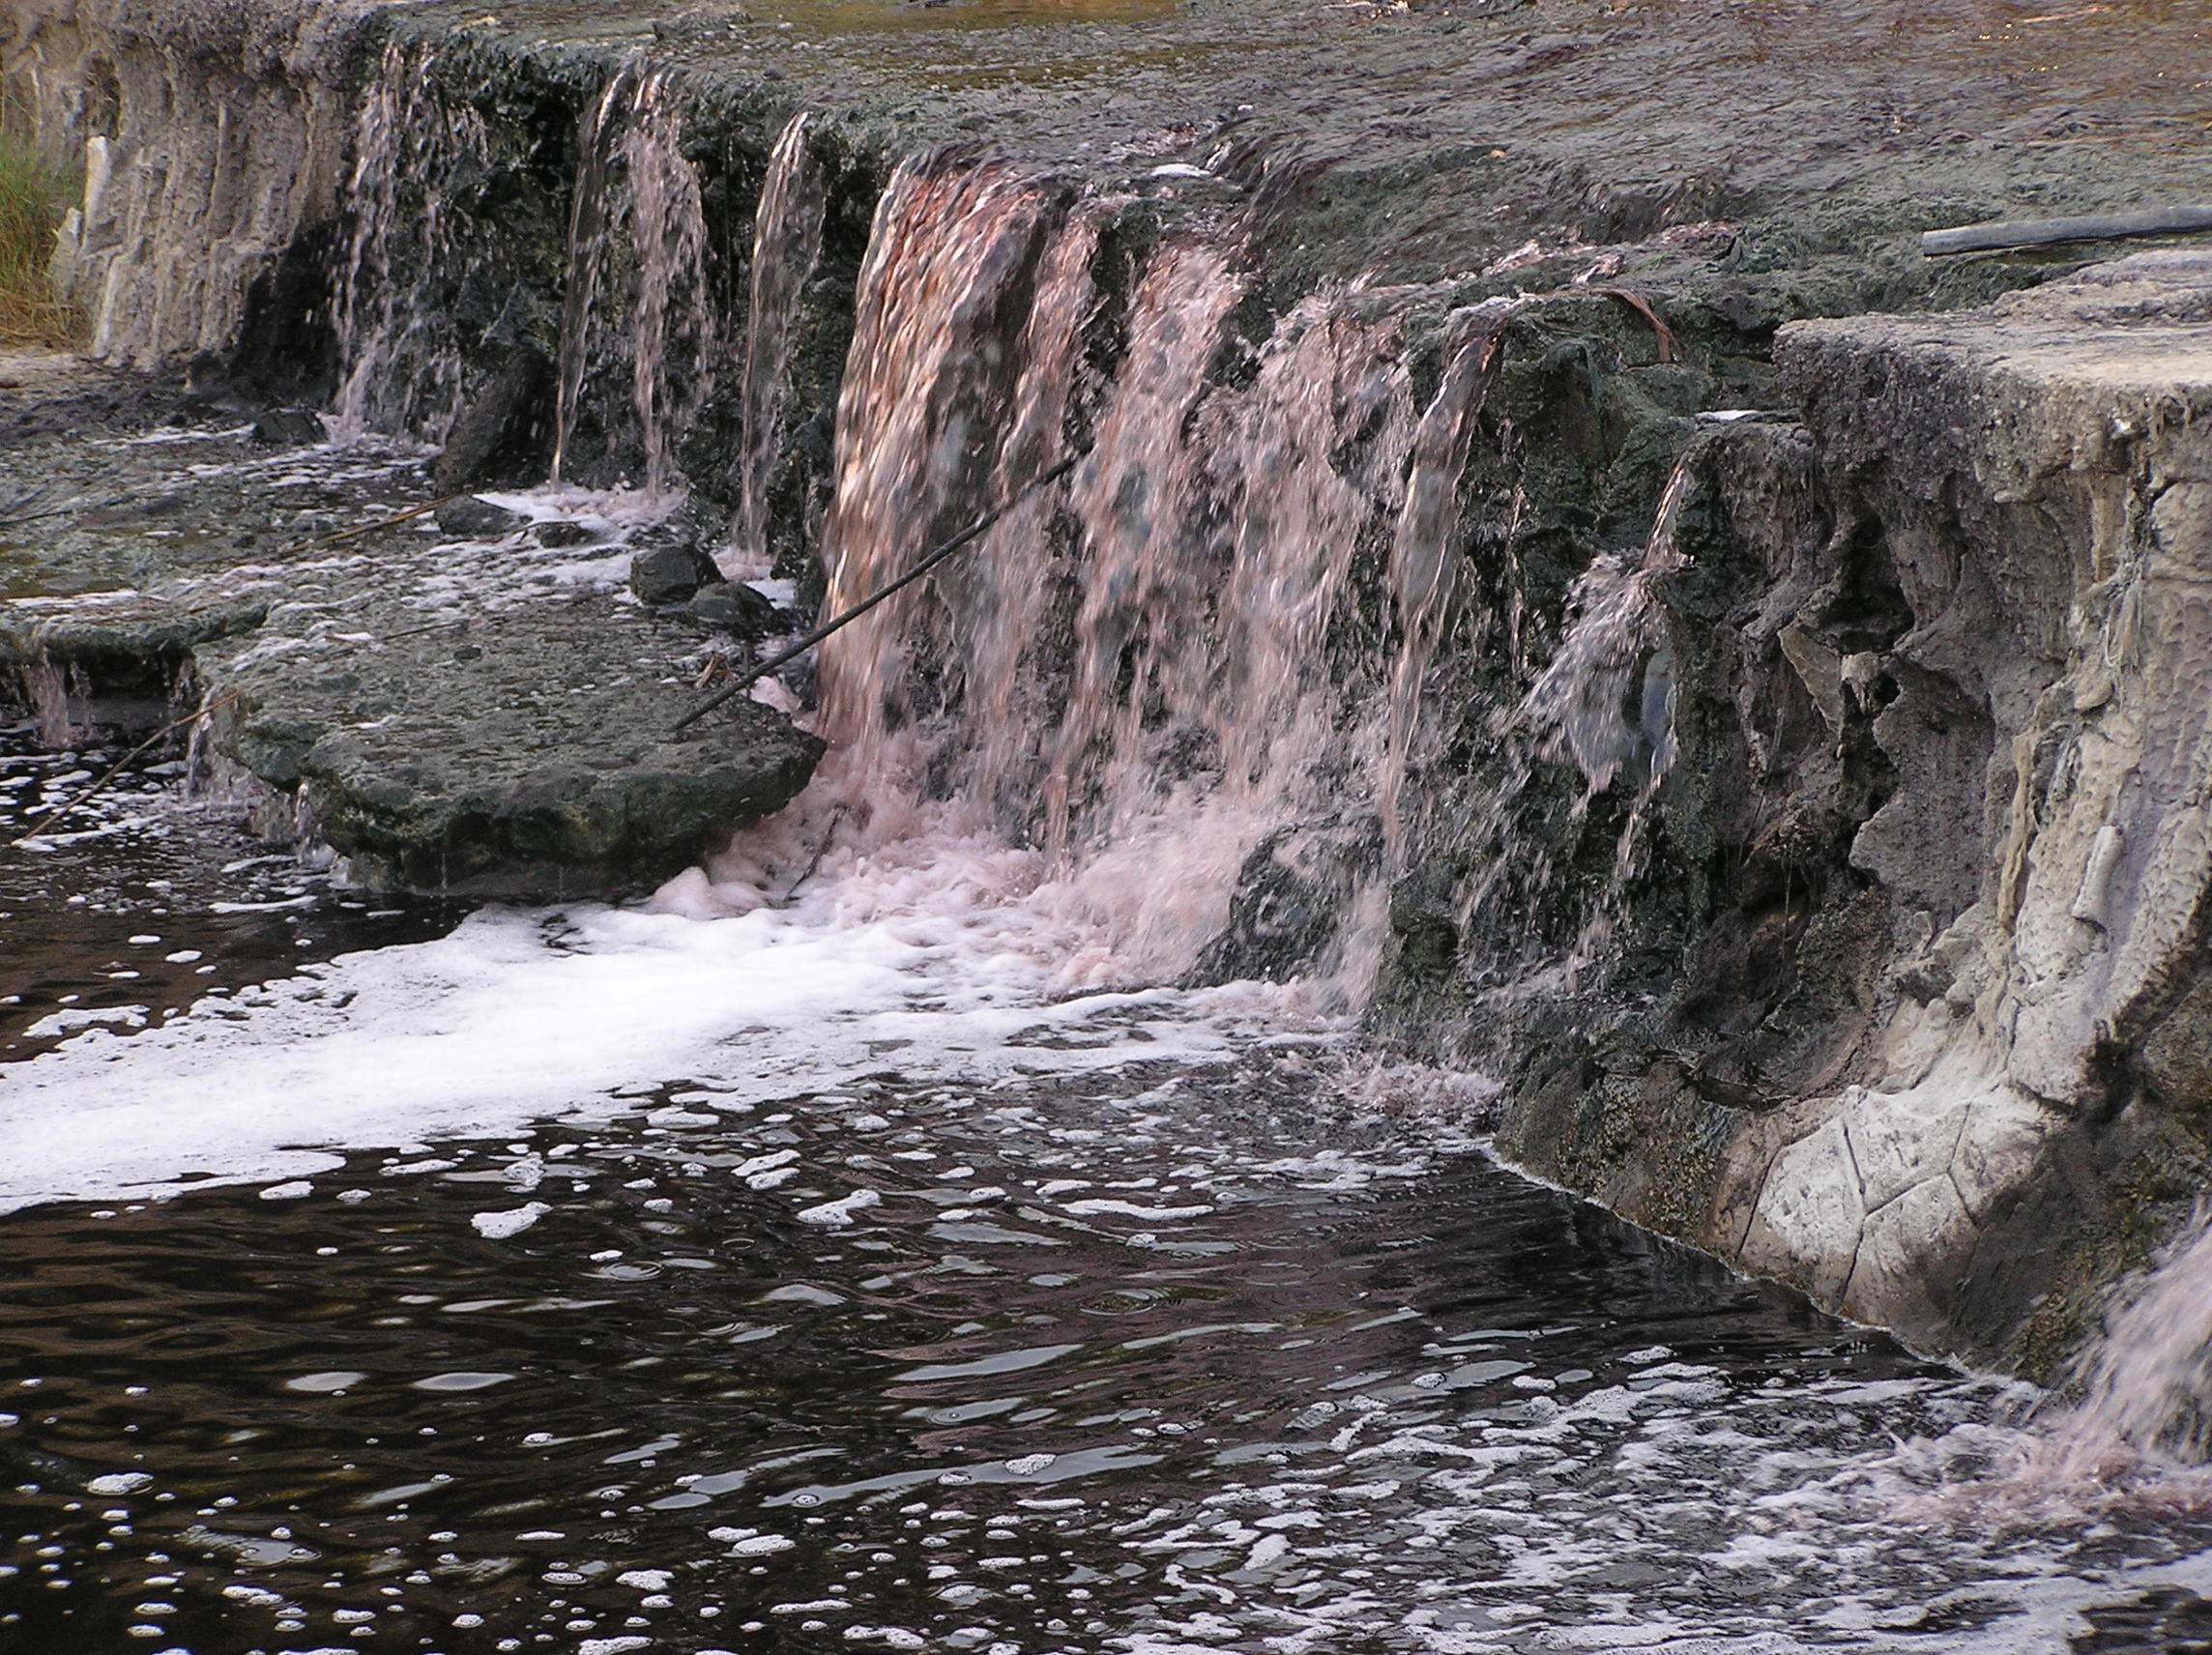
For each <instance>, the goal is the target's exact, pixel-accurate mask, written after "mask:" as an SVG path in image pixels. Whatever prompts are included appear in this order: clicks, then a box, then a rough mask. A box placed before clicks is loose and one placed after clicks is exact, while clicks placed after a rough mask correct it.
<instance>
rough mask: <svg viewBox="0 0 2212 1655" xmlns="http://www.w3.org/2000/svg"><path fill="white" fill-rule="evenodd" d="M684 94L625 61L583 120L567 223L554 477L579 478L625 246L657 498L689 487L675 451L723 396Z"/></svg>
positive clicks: (633, 379)
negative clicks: (581, 444) (590, 394)
mask: <svg viewBox="0 0 2212 1655" xmlns="http://www.w3.org/2000/svg"><path fill="white" fill-rule="evenodd" d="M683 136H684V126H683V116H682V112H681V107H680V102H679V98H678V94H677V91H676V88H675V87H674V85H673V84H672V81H671V78H670V76H669V74H668V73H667V72H666V71H664V70H658V69H651V70H649V69H646V68H643V67H642V66H640V65H637V64H635V63H630V64H626V65H625V66H624V67H623V68H622V69H620V70H618V71H617V72H616V73H614V74H612V75H610V76H609V77H608V79H607V82H606V84H605V86H604V87H602V88H601V89H600V92H599V95H598V97H597V99H595V100H594V101H593V103H592V105H591V107H590V109H589V110H588V111H587V112H586V113H585V115H584V118H583V120H582V122H581V123H580V126H579V129H578V132H577V138H576V145H577V154H578V157H579V158H580V159H579V164H578V170H577V174H576V181H575V186H574V189H573V194H572V196H571V200H570V206H569V217H568V256H567V261H566V282H565V286H564V293H563V299H562V308H561V342H560V348H559V351H558V353H557V355H556V358H555V364H554V374H555V404H554V421H553V424H554V437H553V460H552V480H553V481H554V482H556V483H559V482H563V481H565V480H569V478H568V473H569V472H570V471H572V469H573V465H574V455H573V452H572V450H573V448H574V442H575V437H576V433H577V421H578V420H579V418H580V417H581V415H582V413H583V408H584V403H585V399H586V388H587V380H588V378H589V376H590V375H591V374H592V373H593V371H594V369H595V364H596V363H597V360H598V357H599V354H600V347H601V341H600V336H599V335H600V334H601V332H602V330H603V329H604V327H605V323H606V319H605V317H604V315H603V311H604V310H605V307H606V303H607V300H608V293H607V291H606V290H607V283H608V269H609V265H610V264H611V263H613V262H614V261H615V259H616V257H617V247H618V245H620V244H626V246H625V247H623V249H622V250H623V251H624V252H625V253H626V262H625V264H624V266H623V268H624V270H625V272H626V275H627V276H628V277H629V278H630V279H631V280H633V281H634V287H635V290H634V292H631V293H627V294H626V295H625V300H626V303H625V305H624V306H623V312H624V314H625V316H626V320H627V336H626V339H625V340H624V342H623V343H624V349H623V352H622V354H625V355H626V356H627V358H628V361H629V365H630V375H629V377H630V403H631V407H632V409H633V411H634V412H635V415H636V418H637V425H638V433H639V442H640V445H641V447H642V449H643V451H644V476H643V478H642V479H640V481H641V482H642V485H643V488H644V491H645V493H646V495H647V497H648V499H649V500H655V501H661V500H664V499H665V497H666V496H668V495H669V493H670V492H671V491H672V490H673V489H675V488H677V487H678V486H679V484H680V481H681V470H680V467H679V465H678V462H677V457H676V453H675V445H676V442H677V440H678V438H679V436H680V435H681V434H682V433H683V432H684V431H685V430H686V429H688V428H689V427H690V425H691V423H692V422H693V421H694V420H695V419H696V418H697V416H698V414H699V411H700V409H701V408H703V407H704V406H705V405H706V403H707V401H708V400H709V398H711V397H712V396H713V389H714V378H715V363H716V360H717V358H718V355H719V352H720V341H719V337H718V333H717V323H716V319H715V315H714V311H713V306H712V305H711V303H710V295H709V291H708V282H709V268H708V267H709V248H708V245H707V227H706V218H705V210H704V208H703V206H702V204H701V200H700V189H699V173H698V169H697V168H696V167H695V166H694V165H693V164H692V163H691V162H690V161H689V160H686V159H685V158H684V150H683Z"/></svg>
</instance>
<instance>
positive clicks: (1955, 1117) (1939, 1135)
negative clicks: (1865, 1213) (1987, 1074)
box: [1841, 1085, 1971, 1211]
mask: <svg viewBox="0 0 2212 1655" xmlns="http://www.w3.org/2000/svg"><path fill="white" fill-rule="evenodd" d="M1970 1095H1971V1094H1969V1093H1964V1092H1960V1091H1954V1090H1953V1089H1950V1088H1948V1087H1944V1086H1940V1085H1937V1086H1927V1087H1922V1088H1919V1089H1915V1090H1912V1091H1902V1092H1879V1091H1861V1090H1859V1089H1857V1088H1853V1089H1851V1091H1850V1092H1848V1093H1847V1094H1846V1101H1845V1104H1844V1109H1843V1114H1842V1117H1841V1118H1842V1121H1843V1124H1844V1130H1845V1131H1846V1132H1847V1133H1848V1135H1849V1137H1850V1145H1851V1156H1852V1160H1853V1162H1854V1163H1855V1164H1856V1166H1857V1168H1858V1174H1859V1181H1860V1189H1861V1193H1862V1194H1863V1195H1864V1197H1865V1201H1866V1205H1867V1208H1868V1210H1869V1211H1872V1210H1874V1209H1876V1208H1878V1207H1882V1206H1886V1205H1888V1204H1889V1203H1890V1202H1892V1201H1895V1200H1896V1199H1897V1198H1898V1197H1899V1196H1901V1195H1903V1194H1904V1193H1905V1192H1906V1190H1907V1189H1909V1188H1910V1187H1911V1186H1912V1185H1914V1184H1917V1183H1920V1182H1923V1181H1924V1180H1926V1179H1928V1178H1931V1177H1940V1176H1943V1173H1944V1171H1945V1169H1947V1168H1948V1167H1949V1166H1950V1164H1951V1151H1952V1149H1953V1147H1955V1146H1956V1145H1957V1144H1958V1142H1959V1131H1960V1128H1961V1127H1963V1126H1964V1125H1965V1120H1966V1107H1967V1104H1968V1102H1969V1100H1970Z"/></svg>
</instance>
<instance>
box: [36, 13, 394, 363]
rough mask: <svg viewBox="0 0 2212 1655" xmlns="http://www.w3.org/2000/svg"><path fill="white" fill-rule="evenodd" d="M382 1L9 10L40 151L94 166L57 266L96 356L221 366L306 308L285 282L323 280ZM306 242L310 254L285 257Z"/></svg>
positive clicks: (315, 282) (66, 232) (120, 360)
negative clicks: (361, 69)
mask: <svg viewBox="0 0 2212 1655" xmlns="http://www.w3.org/2000/svg"><path fill="white" fill-rule="evenodd" d="M382 3H383V0H337V3H335V4H329V3H325V0H253V3H251V4H242V3H240V0H181V3H179V4H174V5H164V6H158V7H147V6H136V5H131V4H129V3H127V0H20V3H18V4H15V5H12V6H11V7H10V8H9V10H8V15H7V16H6V17H5V18H0V67H4V68H5V71H6V79H7V87H8V91H9V92H10V94H11V95H12V96H13V97H15V98H16V99H18V100H19V101H20V102H21V103H22V104H23V106H25V107H26V108H27V109H28V110H29V111H30V114H31V116H32V118H33V121H34V122H35V124H36V127H37V130H38V132H39V136H40V139H41V141H42V143H43V145H44V147H45V148H46V149H47V150H48V151H49V152H50V153H52V154H53V155H54V157H55V158H56V159H57V160H65V161H68V162H71V163H74V164H81V166H82V168H83V171H84V180H85V183H84V196H83V201H82V204H81V206H80V207H79V208H78V209H76V210H75V211H73V212H72V214H71V215H70V218H69V220H68V222H67V224H66V225H65V226H64V230H63V235H62V240H61V247H60V248H59V250H58V253H57V256H56V261H55V272H56V275H57V276H59V277H60V279H61V282H62V285H63V286H64V287H65V288H66V289H67V290H68V291H69V292H70V293H71V295H72V296H73V297H74V298H75V299H76V300H77V301H78V302H79V303H80V304H81V305H83V306H84V307H85V309H86V310H87V312H88V313H89V314H90V315H91V317H92V325H93V336H92V339H91V341H90V342H91V346H92V349H93V351H94V352H95V354H97V355H99V356H101V357H102V358H105V359H107V360H109V361H111V362H116V363H129V364H131V365H136V366H149V367H150V366H155V365H161V364H168V363H176V362H178V361H181V360H186V359H190V358H194V357H200V356H209V357H213V358H217V359H220V360H223V361H225V362H227V361H228V360H229V359H230V357H231V356H232V354H233V352H234V350H235V349H236V347H237V346H238V345H239V344H240V342H241V340H242V339H243V338H244V337H245V336H246V335H247V334H248V333H249V332H251V331H252V328H253V323H254V321H255V319H256V315H257V312H275V311H289V312H293V313H296V312H297V311H298V310H299V309H300V308H301V307H302V306H301V305H300V298H301V296H300V295H297V294H292V295H287V294H286V293H284V292H283V291H282V289H283V288H284V287H285V285H286V283H287V282H295V281H298V280H301V279H305V280H306V282H307V283H308V284H309V286H310V287H313V288H319V287H320V285H321V282H322V280H323V276H322V273H321V272H320V271H319V270H317V269H315V268H314V266H315V264H316V263H317V262H319V261H317V260H316V259H315V257H314V256H313V255H314V250H315V249H313V248H312V247H304V246H303V245H302V244H303V241H304V240H310V241H311V239H312V232H313V231H314V229H315V227H316V226H318V225H319V224H322V223H325V222H327V221H328V220H329V219H330V218H331V217H332V216H333V215H334V214H335V210H336V206H337V200H338V190H339V185H340V183H341V180H342V177H343V171H344V167H345V164H346V158H347V149H348V145H349V143H350V141H351V137H352V131H353V117H354V92H353V85H354V74H355V64H354V60H353V47H354V44H355V41H356V36H357V31H358V28H359V26H360V24H361V22H362V21H363V20H364V18H365V17H367V16H368V15H372V14H373V13H374V12H376V11H377V10H378V9H379V8H380V6H381V5H382ZM296 249H297V251H298V252H300V253H302V254H304V255H306V262H305V263H298V262H288V261H289V260H292V259H293V255H294V254H295V250H296ZM310 348H312V347H310ZM264 365H268V364H264ZM303 365H307V366H309V367H310V369H311V365H312V364H302V363H297V362H294V363H287V364H284V370H285V372H286V373H293V372H296V371H297V370H298V369H299V368H301V367H302V366H303ZM323 366H324V367H325V368H326V370H327V368H328V366H329V363H327V362H326V363H324V364H323ZM309 377H310V378H311V377H312V374H311V371H310V374H309Z"/></svg>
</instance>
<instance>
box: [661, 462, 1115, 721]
mask: <svg viewBox="0 0 2212 1655" xmlns="http://www.w3.org/2000/svg"><path fill="white" fill-rule="evenodd" d="M1074 469H1075V456H1074V455H1072V454H1071V455H1069V456H1068V457H1067V458H1066V459H1063V460H1062V461H1061V462H1060V464H1058V465H1056V466H1054V467H1053V468H1052V469H1051V470H1050V471H1047V472H1042V473H1040V474H1038V475H1037V476H1036V477H1034V478H1033V479H1031V480H1030V481H1029V482H1028V483H1027V484H1026V485H1024V486H1023V487H1021V488H1019V489H1017V490H1015V492H1014V493H1013V494H1012V495H1010V496H1008V497H1007V499H1006V500H1005V502H1004V504H1003V505H999V506H994V507H992V508H991V509H990V510H988V511H986V512H984V513H983V515H982V516H980V517H978V518H976V519H975V522H973V523H971V524H969V525H968V527H967V528H965V529H963V530H961V531H960V533H959V534H957V535H955V536H953V537H952V538H951V539H949V540H947V541H946V542H945V544H944V545H942V546H940V547H938V548H937V550H935V551H934V552H931V553H930V554H929V556H927V557H925V558H923V559H922V560H921V562H919V563H917V564H916V565H915V566H914V567H912V568H910V569H908V570H907V571H906V573H904V574H902V575H900V576H899V577H898V579H896V580H894V581H892V582H891V583H890V584H889V585H888V586H887V587H885V588H884V589H883V590H882V591H881V592H878V593H876V594H874V595H871V596H868V597H863V598H861V599H860V601H859V602H858V603H856V604H854V605H853V607H852V608H850V609H848V610H846V611H845V613H844V614H842V615H840V616H838V617H836V618H835V619H834V620H831V621H825V622H824V623H823V624H821V625H819V626H817V627H815V628H814V630H813V631H811V632H809V633H807V634H806V636H805V637H803V638H801V639H800V640H799V642H797V643H796V644H793V645H792V646H791V647H790V648H789V649H787V650H783V651H780V652H778V653H775V654H772V655H771V656H770V657H769V658H768V659H767V660H765V661H763V662H761V663H760V664H759V665H758V666H755V667H749V668H747V669H746V670H745V671H743V672H742V673H740V674H739V675H738V676H737V677H736V678H734V679H732V680H731V681H730V682H729V683H728V684H727V685H726V686H724V687H723V688H721V689H718V690H716V691H715V692H714V693H713V695H710V696H709V697H708V698H707V699H706V700H705V701H702V702H701V703H699V705H698V706H696V707H694V708H693V709H691V711H688V712H686V713H684V716H683V717H681V718H679V719H677V720H676V722H675V723H674V724H673V725H671V726H670V727H669V731H668V733H669V734H670V735H671V736H678V735H681V734H683V732H684V730H685V729H686V728H687V727H688V726H690V725H692V724H695V723H697V722H698V721H699V720H700V719H702V718H704V717H706V715H707V714H708V713H710V712H712V711H714V709H715V708H717V707H719V706H721V705H722V704H723V703H724V702H726V701H730V700H733V699H735V698H736V697H737V696H740V695H742V694H743V693H744V692H745V691H746V690H748V689H750V688H752V686H753V685H754V684H756V683H758V682H760V681H761V680H762V679H764V678H766V677H768V675H769V674H770V673H771V672H773V671H775V670H776V668H778V667H781V666H786V665H789V664H790V663H791V662H793V661H795V660H797V659H799V657H800V655H803V654H804V653H806V652H807V651H808V650H811V649H812V648H814V646H815V645H817V644H819V643H820V642H822V640H823V639H825V638H827V637H829V634H830V633H832V632H834V631H836V630H837V629H838V628H839V627H842V626H848V625H851V624H853V623H854V622H855V621H858V620H859V618H860V617H861V616H863V615H865V614H866V613H867V612H868V611H869V610H871V609H873V608H874V607H875V606H876V605H877V604H879V603H881V602H883V601H884V599H885V598H887V597H889V596H891V595H893V594H895V593H897V592H900V591H901V590H903V589H904V588H906V587H909V586H912V585H913V584H914V583H915V582H916V581H917V580H919V579H920V578H921V577H922V576H923V575H925V574H927V573H928V572H929V571H930V570H931V569H933V568H935V567H936V566H938V565H939V564H941V563H943V562H944V561H945V560H946V558H948V557H950V556H951V555H952V554H953V553H954V552H957V551H958V550H959V549H960V548H961V547H962V546H965V545H967V544H968V542H969V541H971V540H974V539H976V538H978V537H981V536H982V535H983V534H984V533H985V531H987V530H989V529H990V528H991V527H992V525H994V524H995V523H997V522H998V520H999V519H1000V518H1002V517H1004V515H1005V514H1006V513H1007V512H1009V511H1011V510H1012V509H1013V508H1015V507H1017V506H1019V505H1020V504H1021V503H1022V502H1023V501H1024V500H1026V499H1028V498H1029V497H1030V496H1031V495H1033V494H1034V493H1035V492H1036V491H1037V490H1038V489H1040V488H1042V487H1044V486H1045V485H1046V484H1047V483H1050V482H1057V481H1059V480H1060V479H1062V478H1063V477H1065V476H1066V475H1067V474H1068V473H1069V472H1071V471H1073V470H1074Z"/></svg>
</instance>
